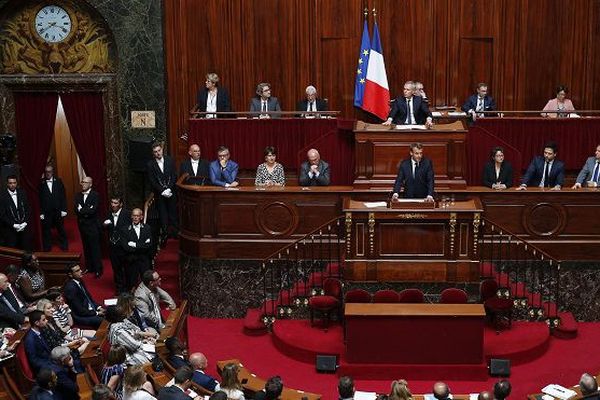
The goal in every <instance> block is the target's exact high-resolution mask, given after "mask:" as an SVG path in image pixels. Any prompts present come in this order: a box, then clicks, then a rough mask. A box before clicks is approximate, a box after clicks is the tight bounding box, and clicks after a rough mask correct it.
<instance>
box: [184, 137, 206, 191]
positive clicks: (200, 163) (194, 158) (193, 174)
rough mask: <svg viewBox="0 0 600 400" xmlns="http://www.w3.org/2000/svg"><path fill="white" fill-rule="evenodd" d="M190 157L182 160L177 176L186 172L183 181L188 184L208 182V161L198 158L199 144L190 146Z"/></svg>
mask: <svg viewBox="0 0 600 400" xmlns="http://www.w3.org/2000/svg"><path fill="white" fill-rule="evenodd" d="M188 154H189V155H190V158H188V159H186V160H184V161H183V162H182V163H181V166H180V167H179V176H181V175H183V174H188V177H187V178H186V180H185V183H186V184H188V185H205V184H207V183H209V178H208V162H207V161H206V160H203V159H201V158H200V146H198V145H197V144H193V145H191V146H190V148H189V151H188Z"/></svg>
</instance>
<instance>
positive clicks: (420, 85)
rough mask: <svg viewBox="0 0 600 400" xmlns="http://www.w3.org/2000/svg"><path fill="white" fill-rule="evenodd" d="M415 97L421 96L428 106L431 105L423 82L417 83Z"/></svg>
mask: <svg viewBox="0 0 600 400" xmlns="http://www.w3.org/2000/svg"><path fill="white" fill-rule="evenodd" d="M415 96H420V97H421V98H422V99H423V101H424V102H425V103H427V105H429V99H428V98H427V94H426V93H425V87H424V86H423V83H421V82H418V81H417V82H415Z"/></svg>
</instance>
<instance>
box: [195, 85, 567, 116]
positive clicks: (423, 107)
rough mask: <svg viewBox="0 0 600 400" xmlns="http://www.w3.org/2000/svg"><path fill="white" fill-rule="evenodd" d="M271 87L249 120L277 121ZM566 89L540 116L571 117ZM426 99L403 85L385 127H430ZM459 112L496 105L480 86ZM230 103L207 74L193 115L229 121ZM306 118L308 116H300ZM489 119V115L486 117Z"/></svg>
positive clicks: (308, 104) (313, 102) (310, 108)
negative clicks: (273, 119) (265, 119)
mask: <svg viewBox="0 0 600 400" xmlns="http://www.w3.org/2000/svg"><path fill="white" fill-rule="evenodd" d="M271 92H272V87H271V84H270V83H266V82H263V83H259V84H258V85H257V87H256V96H255V97H253V98H252V99H251V100H250V106H249V107H248V109H249V111H250V112H251V113H252V114H251V116H255V117H259V118H277V117H278V116H279V115H278V114H277V113H275V114H267V113H268V112H273V111H275V112H278V111H281V105H280V104H279V100H278V99H277V97H273V96H272V93H271ZM568 93H569V89H568V87H566V86H564V85H559V86H558V87H557V88H556V92H555V95H556V96H555V97H554V98H552V99H550V100H549V101H548V102H547V103H546V105H545V106H544V108H543V111H547V112H545V113H542V114H541V115H542V116H544V117H546V116H547V117H551V118H557V117H558V118H562V117H567V116H570V115H572V114H571V113H570V112H573V111H575V108H574V107H573V103H572V102H571V100H569V99H567V98H566V97H567V94H568ZM305 94H306V99H305V100H301V101H299V102H298V104H297V106H296V111H305V112H307V113H310V112H317V111H327V102H326V101H325V100H322V99H319V98H318V97H317V89H316V88H315V87H314V86H312V85H309V86H308V87H306V90H305ZM428 104H429V99H428V98H427V95H426V94H425V91H424V88H423V84H422V83H421V82H417V81H407V82H405V83H404V87H403V94H402V96H399V97H397V98H396V99H395V100H394V101H393V105H392V107H391V110H390V114H389V117H388V119H387V120H386V121H385V122H384V124H386V125H390V124H391V123H394V124H396V125H398V124H408V125H412V124H420V125H422V124H426V125H429V126H430V125H431V124H432V115H431V112H430V111H429V106H428ZM461 109H462V110H463V111H464V112H465V113H467V114H468V115H470V116H471V117H472V118H473V119H475V118H478V117H479V118H481V117H484V116H485V114H484V112H490V111H495V110H496V102H495V101H494V99H493V98H492V97H491V96H490V95H489V94H488V84H487V83H484V82H481V83H478V84H477V87H476V93H475V94H473V95H471V96H469V97H468V98H467V99H466V100H465V102H464V104H463V105H462V107H461ZM231 111H233V108H232V106H231V100H230V98H229V93H228V91H227V90H226V89H225V88H223V87H220V86H219V76H218V75H217V74H216V73H209V74H206V81H205V87H204V88H202V89H200V90H199V91H198V94H197V102H196V106H195V107H194V112H200V113H203V114H202V116H203V117H204V118H217V117H221V118H222V117H231V115H227V114H220V115H219V114H213V113H220V112H231ZM204 113H205V114H204ZM303 115H304V116H309V115H311V114H303ZM488 115H489V114H488Z"/></svg>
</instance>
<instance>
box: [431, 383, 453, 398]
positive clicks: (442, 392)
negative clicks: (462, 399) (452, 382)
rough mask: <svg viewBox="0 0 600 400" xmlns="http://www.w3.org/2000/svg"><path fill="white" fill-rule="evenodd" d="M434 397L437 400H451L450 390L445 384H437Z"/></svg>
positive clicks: (434, 386)
mask: <svg viewBox="0 0 600 400" xmlns="http://www.w3.org/2000/svg"><path fill="white" fill-rule="evenodd" d="M433 397H434V398H435V399H437V400H449V399H451V397H450V388H449V387H448V385H447V384H446V383H444V382H436V383H434V384H433Z"/></svg>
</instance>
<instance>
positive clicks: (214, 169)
mask: <svg viewBox="0 0 600 400" xmlns="http://www.w3.org/2000/svg"><path fill="white" fill-rule="evenodd" d="M217 156H218V159H216V160H215V161H213V162H211V163H210V168H209V172H210V181H211V182H212V184H213V185H216V186H223V187H226V188H228V187H236V186H237V185H238V184H239V183H238V182H237V181H236V179H237V174H238V165H237V163H236V162H235V161H232V160H230V159H229V157H230V154H229V149H228V148H227V147H225V146H220V147H219V148H218V149H217Z"/></svg>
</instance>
